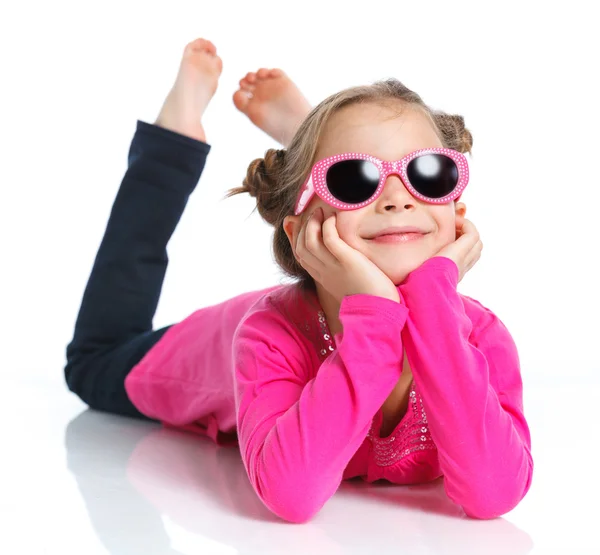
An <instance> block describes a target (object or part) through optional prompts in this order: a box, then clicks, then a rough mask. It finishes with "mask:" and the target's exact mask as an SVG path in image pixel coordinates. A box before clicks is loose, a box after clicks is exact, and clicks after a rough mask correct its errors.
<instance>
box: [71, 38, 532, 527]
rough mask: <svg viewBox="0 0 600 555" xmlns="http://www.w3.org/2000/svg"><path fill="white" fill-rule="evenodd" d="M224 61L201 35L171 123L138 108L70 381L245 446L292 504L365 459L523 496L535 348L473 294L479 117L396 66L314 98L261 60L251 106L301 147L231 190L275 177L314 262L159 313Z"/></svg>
mask: <svg viewBox="0 0 600 555" xmlns="http://www.w3.org/2000/svg"><path fill="white" fill-rule="evenodd" d="M221 68H222V62H221V60H220V58H219V57H218V56H217V53H216V49H215V47H214V45H213V44H212V43H210V42H209V41H205V40H203V39H198V40H196V41H193V42H192V43H190V44H188V45H187V46H186V48H185V51H184V55H183V59H182V62H181V65H180V69H179V73H178V76H177V79H176V81H175V84H174V86H173V88H172V90H171V91H170V93H169V95H168V96H167V99H166V101H165V103H164V105H163V107H162V110H161V112H160V114H159V116H158V118H157V121H156V122H155V124H154V125H151V124H148V123H144V122H142V121H138V123H137V130H136V132H135V135H134V137H133V140H132V143H131V148H130V151H129V166H128V169H127V171H126V173H125V176H124V178H123V181H122V183H121V187H120V189H119V192H118V194H117V197H116V199H115V202H114V205H113V208H112V212H111V214H110V218H109V220H108V224H107V228H106V232H105V235H104V238H103V240H102V243H101V245H100V248H99V251H98V254H97V256H96V259H95V262H94V266H93V269H92V272H91V276H90V278H89V281H88V284H87V287H86V289H85V293H84V295H83V300H82V304H81V308H80V311H79V315H78V318H77V322H76V325H75V331H74V336H73V339H72V341H71V343H70V344H69V345H68V346H67V353H66V354H67V364H66V367H65V376H66V381H67V384H68V387H69V389H70V390H71V391H73V392H75V393H76V394H77V395H79V397H80V398H81V399H82V400H83V401H84V402H86V403H87V404H88V405H89V406H90V407H91V408H93V409H97V410H102V411H110V412H113V413H117V414H122V415H129V416H135V417H141V418H150V419H153V420H158V421H161V422H162V423H164V424H165V425H167V426H173V427H176V428H179V429H186V430H189V431H192V432H196V433H198V434H200V435H203V436H206V437H208V438H210V439H211V440H213V441H214V442H216V443H217V444H220V445H237V446H239V448H240V450H241V456H242V460H243V463H244V466H245V469H246V472H247V474H248V477H249V479H250V482H251V483H252V486H253V488H254V489H255V491H256V493H257V495H258V496H259V497H260V499H261V500H262V502H263V503H264V504H265V505H266V506H267V507H268V508H269V509H270V510H271V511H272V512H273V513H275V514H276V515H278V516H280V517H281V518H282V519H285V520H287V521H289V522H306V521H308V520H310V519H311V518H312V517H313V516H314V515H315V514H316V513H317V512H318V511H319V510H320V509H321V508H322V507H323V505H324V504H325V502H326V501H327V500H328V499H329V498H330V497H331V496H332V495H333V494H334V493H335V491H336V490H337V488H338V486H339V485H340V483H341V481H342V480H346V479H349V478H353V477H361V478H362V479H363V480H365V481H367V482H373V481H375V480H379V479H385V480H388V481H389V482H392V483H395V484H413V483H422V482H428V481H432V480H435V479H436V478H439V477H440V476H443V477H444V487H445V490H446V492H447V494H448V496H449V497H450V498H451V499H452V500H453V501H454V502H455V503H457V504H458V505H460V506H461V507H462V508H463V510H464V511H465V513H466V514H467V515H468V516H471V517H474V518H482V519H487V518H494V517H497V516H499V515H502V514H505V513H506V512H508V511H510V510H511V509H513V508H514V507H515V506H516V505H517V504H518V503H519V502H520V500H521V499H523V497H524V496H525V494H526V493H527V491H528V490H529V487H530V485H531V479H532V473H533V461H532V457H531V439H530V433H529V428H528V425H527V422H526V420H525V417H524V414H523V390H522V380H521V375H520V368H519V358H518V353H517V349H516V347H515V343H514V341H513V339H512V337H511V335H510V333H509V332H508V330H507V329H506V327H505V326H504V325H503V323H502V322H501V321H500V319H499V318H498V317H497V316H495V315H494V313H493V312H492V311H491V310H489V309H488V308H486V307H484V306H483V305H482V304H481V303H479V302H478V301H476V300H474V299H472V298H470V297H467V296H465V295H462V294H460V293H458V292H457V284H458V282H459V281H460V280H461V279H462V277H463V276H464V274H465V273H466V272H467V271H468V270H469V269H470V268H471V267H472V266H473V265H474V264H475V263H476V262H477V260H478V259H479V257H480V254H481V249H482V243H481V240H480V238H479V234H478V232H477V230H476V229H475V226H474V225H473V224H472V223H471V222H469V220H467V219H465V217H464V216H465V212H466V206H465V204H464V203H463V202H458V201H459V199H460V197H461V195H462V192H463V190H464V188H465V187H466V185H467V183H468V164H467V161H466V158H465V156H464V154H463V153H464V152H469V153H470V151H471V147H472V137H471V134H470V133H469V131H468V130H466V129H465V127H464V121H463V118H462V117H460V116H452V115H447V114H444V113H442V112H439V111H434V110H432V109H431V108H429V107H428V106H427V105H426V104H425V103H424V102H423V101H422V100H421V98H420V97H419V95H417V94H416V93H414V92H412V91H410V90H409V89H407V88H406V87H404V86H403V85H402V84H401V83H399V82H398V81H396V80H388V81H384V82H378V83H375V84H373V85H370V86H362V87H354V88H350V89H347V90H344V91H342V92H340V93H337V94H335V95H333V96H331V97H329V98H327V99H326V100H324V101H323V102H321V104H319V105H318V106H317V107H316V108H314V109H312V110H311V109H310V106H309V105H308V102H307V101H306V99H305V98H304V97H303V96H302V94H301V93H300V91H299V90H298V89H297V87H296V86H295V85H294V84H293V83H292V82H291V81H290V80H289V79H288V78H287V76H286V75H285V74H284V73H283V72H281V71H279V70H271V71H269V70H266V69H261V70H260V71H259V72H258V73H256V74H254V73H251V74H248V75H247V76H246V77H245V78H244V79H242V81H241V82H240V90H239V91H237V92H236V93H235V95H234V103H235V105H236V106H237V108H238V109H239V110H241V111H242V112H243V113H245V114H246V115H247V116H248V117H249V118H250V119H251V120H252V121H253V122H254V123H255V124H256V125H258V126H259V127H260V128H262V129H263V130H264V131H265V132H267V133H269V134H270V135H271V136H272V137H273V138H275V139H276V140H278V141H280V142H281V143H282V144H283V145H284V147H285V148H283V149H281V150H274V149H271V150H269V151H267V153H266V155H265V157H264V159H263V158H260V159H258V160H254V161H253V162H252V163H251V164H250V167H249V168H248V172H247V176H246V179H245V180H244V182H243V187H242V188H238V189H233V190H231V191H230V192H229V195H233V194H237V193H239V192H249V193H250V194H251V195H252V196H255V197H256V199H257V206H258V210H259V212H260V214H261V215H262V217H263V218H264V219H265V220H266V221H267V222H269V223H270V224H272V225H273V226H274V228H275V235H274V245H273V246H274V252H275V257H276V260H277V262H278V264H279V265H280V266H281V268H282V269H283V271H284V272H285V273H286V274H287V275H288V276H291V277H294V278H296V280H295V282H294V284H292V285H279V286H273V287H269V288H267V289H264V290H260V291H252V292H248V293H245V294H242V295H239V296H237V297H235V298H232V299H230V300H228V301H225V302H222V303H220V304H217V305H214V306H209V307H205V308H202V309H200V310H197V311H196V312H194V313H193V314H191V315H190V316H189V317H188V318H186V319H185V320H183V321H182V322H179V323H177V324H175V325H172V326H167V327H164V328H162V329H158V330H153V329H152V320H153V316H154V313H155V310H156V307H157V303H158V299H159V295H160V291H161V288H162V283H163V278H164V275H165V271H166V268H167V262H168V258H167V252H166V247H167V243H168V242H169V239H170V237H171V235H172V233H173V231H174V230H175V227H176V226H177V223H178V221H179V219H180V217H181V215H182V213H183V210H184V208H185V206H186V203H187V200H188V198H189V196H190V194H191V193H192V192H193V190H194V188H195V186H196V184H197V182H198V180H199V178H200V175H201V173H202V170H203V168H204V164H205V161H206V157H207V155H208V153H209V150H210V146H209V145H208V144H207V142H206V136H205V133H204V129H203V127H202V124H201V118H202V115H203V112H204V110H205V108H206V107H207V105H208V103H209V101H210V99H211V98H212V96H213V95H214V93H215V91H216V88H217V81H218V78H219V75H220V73H221ZM229 195H228V196H229Z"/></svg>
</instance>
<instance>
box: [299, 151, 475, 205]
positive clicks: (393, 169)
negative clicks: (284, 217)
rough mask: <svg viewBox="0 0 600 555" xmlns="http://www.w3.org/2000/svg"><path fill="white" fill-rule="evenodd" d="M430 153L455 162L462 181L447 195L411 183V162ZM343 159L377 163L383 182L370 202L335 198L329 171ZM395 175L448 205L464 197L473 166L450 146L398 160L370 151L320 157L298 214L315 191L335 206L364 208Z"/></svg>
mask: <svg viewBox="0 0 600 555" xmlns="http://www.w3.org/2000/svg"><path fill="white" fill-rule="evenodd" d="M426 154H441V155H444V156H447V157H448V158H450V159H451V160H452V161H453V162H454V164H455V165H456V168H457V170H458V180H457V182H456V186H455V187H454V189H453V190H452V191H451V192H450V193H449V194H447V195H445V196H443V197H440V198H430V197H426V196H424V195H422V194H421V193H419V191H417V190H416V189H415V188H414V187H413V186H412V185H411V183H410V180H409V178H408V173H407V168H408V165H409V164H410V162H412V161H413V160H414V159H415V158H418V157H419V156H423V155H426ZM343 160H367V161H369V162H372V163H373V164H375V166H377V168H378V170H379V184H378V186H377V189H376V190H375V192H374V193H373V195H371V197H370V198H368V199H367V200H366V201H364V202H360V203H346V202H342V201H341V200H339V199H337V198H336V197H334V196H333V195H332V194H331V192H330V191H329V188H328V187H327V181H326V177H327V171H328V170H329V168H330V167H331V166H333V165H334V164H335V163H337V162H341V161H343ZM391 174H397V175H399V176H400V178H401V179H402V182H403V183H404V185H405V186H406V187H407V189H408V190H409V191H410V193H411V194H412V195H413V196H414V197H416V198H418V199H420V200H422V201H424V202H428V203H431V204H445V203H447V202H450V201H452V200H454V199H456V198H458V197H460V196H461V195H462V193H463V191H464V189H465V187H466V186H467V184H468V183H469V165H468V163H467V159H466V157H465V156H464V154H462V153H461V152H458V151H456V150H452V149H449V148H423V149H420V150H415V151H414V152H411V153H410V154H408V155H406V156H405V157H404V158H402V159H401V160H397V161H395V162H386V161H384V160H380V159H379V158H376V157H375V156H371V155H370V154H363V153H358V152H348V153H345V154H336V155H334V156H330V157H328V158H325V159H323V160H320V161H318V162H316V163H315V164H314V165H313V167H312V169H311V172H310V175H309V176H308V179H307V180H306V181H305V183H304V185H303V186H302V189H301V190H300V193H299V194H298V200H297V201H296V207H295V208H294V214H295V215H298V214H300V213H301V212H302V211H303V210H304V208H306V206H307V205H308V203H309V202H310V201H311V199H312V197H313V195H314V194H316V195H317V196H319V198H321V199H322V200H323V201H325V202H326V203H327V204H329V205H331V206H333V207H335V208H339V209H340V210H357V209H358V208H362V207H363V206H366V205H367V204H370V203H371V202H374V201H375V200H376V199H377V198H378V197H379V196H380V195H381V193H382V192H383V188H384V186H385V182H386V180H387V178H388V176H389V175H391Z"/></svg>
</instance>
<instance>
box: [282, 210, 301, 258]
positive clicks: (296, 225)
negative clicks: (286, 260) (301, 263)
mask: <svg viewBox="0 0 600 555" xmlns="http://www.w3.org/2000/svg"><path fill="white" fill-rule="evenodd" d="M301 226H302V215H299V216H286V217H285V218H284V219H283V231H285V234H286V235H287V238H288V241H289V242H290V246H291V247H292V252H293V253H294V256H296V238H297V237H298V234H299V233H300V228H301Z"/></svg>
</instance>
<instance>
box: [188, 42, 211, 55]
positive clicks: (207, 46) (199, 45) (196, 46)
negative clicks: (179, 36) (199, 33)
mask: <svg viewBox="0 0 600 555" xmlns="http://www.w3.org/2000/svg"><path fill="white" fill-rule="evenodd" d="M186 50H191V51H198V50H205V51H206V52H208V53H209V54H212V55H213V56H216V55H217V47H216V46H215V45H214V44H213V43H212V42H211V41H209V40H206V39H196V40H193V41H192V42H190V43H188V44H187V45H186Z"/></svg>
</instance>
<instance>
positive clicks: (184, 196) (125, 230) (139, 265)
mask: <svg viewBox="0 0 600 555" xmlns="http://www.w3.org/2000/svg"><path fill="white" fill-rule="evenodd" d="M221 67H222V66H221V61H220V59H219V58H218V57H217V56H216V50H215V49H214V46H213V45H212V44H211V43H209V42H208V41H204V40H202V39H199V40H197V41H194V42H192V43H190V44H188V45H187V46H186V49H185V51H184V57H183V60H182V63H181V67H180V71H179V75H178V78H177V81H176V83H175V85H174V87H173V89H172V91H171V92H170V94H169V96H168V97H167V100H166V101H165V104H164V105H163V108H162V111H161V113H160V115H159V117H158V120H157V124H158V125H150V124H148V123H144V122H142V121H138V123H137V129H136V132H135V135H134V137H133V140H132V143H131V148H130V150H129V165H128V169H127V171H126V173H125V176H124V178H123V181H122V183H121V186H120V188H119V191H118V193H117V197H116V199H115V202H114V204H113V207H112V211H111V214H110V217H109V220H108V224H107V227H106V231H105V234H104V237H103V239H102V242H101V244H100V247H99V250H98V253H97V255H96V259H95V261H94V265H93V268H92V272H91V275H90V278H89V280H88V283H87V286H86V289H85V292H84V295H83V299H82V302H81V308H80V310H79V315H78V317H77V321H76V323H75V331H74V334H73V339H72V340H71V342H70V343H69V345H68V346H67V352H66V356H67V364H66V366H65V378H66V381H67V385H68V387H69V389H70V390H71V391H73V392H75V393H76V394H77V395H78V396H79V397H80V398H81V399H82V400H83V401H84V402H86V403H87V404H88V405H89V406H90V407H91V408H94V409H97V410H103V411H109V412H113V413H117V414H123V415H128V416H137V417H144V416H143V415H142V414H141V413H140V412H139V411H138V410H137V409H136V408H135V406H134V405H133V404H132V403H131V401H130V400H129V398H128V396H127V393H126V391H125V385H124V382H125V378H126V377H127V374H128V373H129V371H130V370H131V369H132V368H133V367H134V366H135V365H136V364H137V363H138V362H139V361H140V360H141V359H142V357H143V356H144V355H145V354H146V353H147V352H148V351H149V350H150V349H151V348H152V347H153V346H154V345H155V344H156V343H157V342H158V341H159V340H160V339H161V338H162V336H163V335H164V334H165V333H166V332H167V330H168V328H169V327H170V326H166V327H164V328H161V329H159V330H153V329H152V320H153V317H154V313H155V311H156V307H157V305H158V300H159V297H160V292H161V289H162V284H163V280H164V276H165V272H166V269H167V264H168V256H167V250H166V247H167V243H168V242H169V239H170V238H171V235H172V234H173V231H174V230H175V228H176V226H177V224H178V222H179V219H180V218H181V215H182V213H183V210H184V208H185V206H186V204H187V201H188V198H189V196H190V194H191V193H192V191H193V190H194V188H195V187H196V184H197V183H198V179H199V178H200V175H201V173H202V170H203V168H204V164H205V161H206V156H207V154H208V152H209V150H210V147H209V146H208V145H207V144H206V142H205V136H204V130H203V129H202V126H201V124H200V118H201V116H202V113H203V112H204V109H205V108H206V106H207V104H208V102H209V101H210V98H211V97H212V95H213V94H214V92H215V90H216V85H217V80H218V76H219V74H220V72H221Z"/></svg>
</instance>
